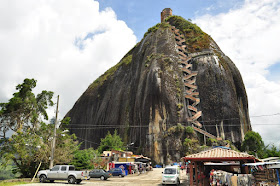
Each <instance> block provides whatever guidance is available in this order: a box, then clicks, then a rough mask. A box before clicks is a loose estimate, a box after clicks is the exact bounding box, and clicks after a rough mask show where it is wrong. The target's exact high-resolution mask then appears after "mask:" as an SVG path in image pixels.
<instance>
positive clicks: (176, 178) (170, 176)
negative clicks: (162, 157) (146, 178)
mask: <svg viewBox="0 0 280 186" xmlns="http://www.w3.org/2000/svg"><path fill="white" fill-rule="evenodd" d="M166 184H176V185H180V168H179V166H168V167H165V169H164V171H163V172H162V185H166Z"/></svg>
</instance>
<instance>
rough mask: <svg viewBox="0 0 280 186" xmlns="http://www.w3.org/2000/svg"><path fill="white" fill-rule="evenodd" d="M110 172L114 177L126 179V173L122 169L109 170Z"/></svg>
mask: <svg viewBox="0 0 280 186" xmlns="http://www.w3.org/2000/svg"><path fill="white" fill-rule="evenodd" d="M109 172H110V173H111V174H112V175H113V176H119V177H124V176H125V172H124V170H122V169H121V168H112V169H110V170H109Z"/></svg>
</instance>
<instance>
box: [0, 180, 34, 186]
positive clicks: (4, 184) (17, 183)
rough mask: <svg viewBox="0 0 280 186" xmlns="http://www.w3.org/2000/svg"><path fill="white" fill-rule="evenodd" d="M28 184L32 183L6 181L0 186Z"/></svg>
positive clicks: (0, 183)
mask: <svg viewBox="0 0 280 186" xmlns="http://www.w3.org/2000/svg"><path fill="white" fill-rule="evenodd" d="M28 183H30V182H25V181H17V182H5V181H2V182H0V186H12V185H23V184H28Z"/></svg>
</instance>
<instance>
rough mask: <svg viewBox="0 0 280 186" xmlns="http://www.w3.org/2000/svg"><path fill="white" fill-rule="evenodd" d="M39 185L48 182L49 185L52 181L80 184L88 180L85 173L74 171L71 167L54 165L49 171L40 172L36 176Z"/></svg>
mask: <svg viewBox="0 0 280 186" xmlns="http://www.w3.org/2000/svg"><path fill="white" fill-rule="evenodd" d="M37 176H38V178H39V181H40V182H41V183H44V182H46V181H47V180H49V181H50V182H51V183H52V182H54V180H68V183H71V184H74V183H77V184H79V183H81V182H82V180H86V179H89V176H88V172H87V171H75V167H74V166H73V165H56V166H54V167H53V168H52V169H50V170H41V171H39V172H38V174H37Z"/></svg>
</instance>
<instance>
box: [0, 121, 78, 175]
mask: <svg viewBox="0 0 280 186" xmlns="http://www.w3.org/2000/svg"><path fill="white" fill-rule="evenodd" d="M53 129H54V125H46V124H44V123H41V125H40V127H39V128H38V130H35V131H34V130H33V129H31V128H28V129H24V130H23V131H17V132H15V133H14V134H13V135H12V137H11V138H9V139H8V140H7V141H6V142H5V143H4V144H3V145H2V146H1V147H0V150H1V152H0V155H1V156H2V157H3V159H4V162H9V160H12V161H13V163H14V164H15V165H16V169H14V173H16V172H19V173H21V176H22V177H32V176H33V175H34V173H35V171H36V168H37V167H38V164H39V163H40V162H42V163H43V164H42V168H48V167H49V157H50V153H51V141H52V139H53V138H52V137H53ZM56 144H57V145H56V148H55V154H54V164H66V163H69V162H71V161H72V159H73V156H74V152H75V151H77V150H78V148H79V145H78V141H76V137H75V135H74V134H72V135H70V134H69V133H68V132H66V131H63V130H61V129H57V138H56ZM5 165H7V164H5V163H4V166H5Z"/></svg>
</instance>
